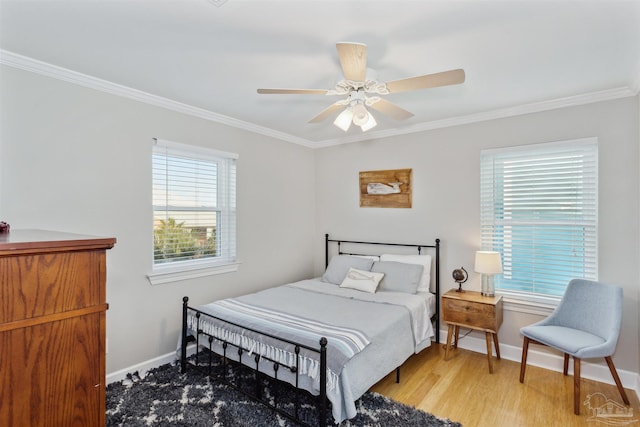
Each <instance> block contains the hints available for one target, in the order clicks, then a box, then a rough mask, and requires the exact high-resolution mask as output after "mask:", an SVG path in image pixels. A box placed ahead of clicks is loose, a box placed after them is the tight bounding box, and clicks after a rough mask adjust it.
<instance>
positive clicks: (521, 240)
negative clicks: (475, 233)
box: [480, 138, 598, 301]
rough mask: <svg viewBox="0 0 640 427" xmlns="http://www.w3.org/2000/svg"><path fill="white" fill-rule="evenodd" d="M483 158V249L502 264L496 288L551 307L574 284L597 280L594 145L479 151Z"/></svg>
mask: <svg viewBox="0 0 640 427" xmlns="http://www.w3.org/2000/svg"><path fill="white" fill-rule="evenodd" d="M480 158H481V159H480V168H481V171H480V187H481V188H480V191H481V193H480V205H481V206H480V209H481V213H480V222H481V239H482V246H483V249H486V250H494V251H498V252H500V253H501V255H502V260H503V274H502V275H498V276H496V289H497V290H498V291H499V292H501V293H504V294H506V295H510V296H514V297H516V298H517V297H520V298H522V299H528V300H533V301H536V299H538V300H541V299H542V300H543V299H544V298H545V297H551V298H550V299H551V300H553V299H558V298H559V297H560V296H561V295H562V294H563V293H564V289H565V287H566V285H567V283H568V282H569V281H570V280H571V279H573V278H585V279H589V280H596V279H597V276H598V271H597V270H598V237H597V233H598V143H597V139H596V138H587V139H580V140H574V141H564V142H554V143H546V144H535V145H527V146H520V147H512V148H505V149H491V150H483V151H482V152H481V155H480ZM540 296H541V298H539V297H540ZM537 297H538V298H537Z"/></svg>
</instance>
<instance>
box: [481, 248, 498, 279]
mask: <svg viewBox="0 0 640 427" xmlns="http://www.w3.org/2000/svg"><path fill="white" fill-rule="evenodd" d="M474 270H475V271H476V273H482V274H500V273H502V260H501V259H500V252H494V251H477V252H476V263H475V268H474Z"/></svg>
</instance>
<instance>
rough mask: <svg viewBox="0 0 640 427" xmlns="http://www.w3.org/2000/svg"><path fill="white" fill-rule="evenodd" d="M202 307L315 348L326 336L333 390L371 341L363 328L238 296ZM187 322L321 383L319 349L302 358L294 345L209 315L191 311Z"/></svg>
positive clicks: (330, 379) (231, 319)
mask: <svg viewBox="0 0 640 427" xmlns="http://www.w3.org/2000/svg"><path fill="white" fill-rule="evenodd" d="M199 308H200V309H203V308H204V310H203V311H205V312H208V313H211V314H212V315H215V316H217V317H220V318H223V319H226V320H229V321H231V322H234V323H237V324H241V325H246V326H247V327H250V328H253V329H257V330H260V331H261V332H265V333H268V334H271V335H274V336H276V337H279V338H283V339H286V340H290V341H294V342H297V343H299V344H303V345H307V346H309V347H312V348H318V347H319V345H318V343H319V341H320V338H321V337H325V338H326V339H327V342H328V346H327V347H328V351H327V354H328V357H327V365H328V372H327V388H328V389H329V390H334V389H335V388H336V387H337V386H338V381H339V375H340V372H341V371H342V368H343V367H344V365H345V364H346V363H347V362H348V361H349V359H351V358H352V357H353V356H355V355H356V354H358V353H359V352H361V351H362V350H363V349H364V348H365V347H366V346H367V345H369V343H370V340H369V338H368V337H367V335H366V334H365V333H364V332H362V331H359V330H356V329H354V328H348V327H343V326H336V325H331V324H329V323H326V322H321V321H318V320H314V319H310V318H304V317H300V316H296V315H291V314H287V313H284V312H282V311H279V310H275V309H271V308H265V307H259V306H256V305H253V304H249V303H246V302H242V301H239V300H238V299H236V298H230V299H225V300H220V301H216V302H213V303H211V304H207V305H206V306H205V307H199ZM196 325H197V326H196ZM188 326H189V328H190V329H192V330H195V329H196V328H197V329H200V330H202V331H203V332H205V333H207V334H209V335H211V336H213V337H215V338H217V339H218V340H220V341H227V342H230V343H233V344H234V345H237V346H242V347H243V348H244V349H245V350H246V351H248V352H249V355H252V354H254V353H255V354H259V355H260V356H261V357H267V358H270V359H273V360H276V361H278V362H280V363H283V364H285V365H287V366H289V367H294V366H298V369H299V371H300V373H301V374H302V375H307V376H309V377H310V378H312V379H313V380H314V383H317V384H319V380H320V362H319V355H318V354H316V353H313V352H311V351H304V350H303V351H301V353H300V358H299V359H298V360H296V358H297V356H296V354H295V353H294V352H293V351H292V350H293V348H292V347H291V346H287V345H286V344H283V343H282V342H278V340H276V339H273V338H269V337H265V336H261V335H259V334H256V333H253V332H251V331H249V330H245V329H242V328H238V327H235V326H233V325H228V324H225V323H223V322H221V321H219V320H216V319H213V318H208V317H206V316H201V317H200V319H196V316H195V314H192V315H191V316H190V318H189V322H188Z"/></svg>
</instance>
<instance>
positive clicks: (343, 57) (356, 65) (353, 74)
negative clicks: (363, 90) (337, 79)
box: [336, 43, 367, 82]
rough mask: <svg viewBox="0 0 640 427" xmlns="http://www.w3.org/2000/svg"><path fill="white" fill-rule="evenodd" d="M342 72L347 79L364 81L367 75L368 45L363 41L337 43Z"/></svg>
mask: <svg viewBox="0 0 640 427" xmlns="http://www.w3.org/2000/svg"><path fill="white" fill-rule="evenodd" d="M336 48H337V49H338V58H340V65H341V66H342V73H343V74H344V78H345V79H347V80H353V81H354V82H363V81H365V79H366V76H367V45H366V44H362V43H336Z"/></svg>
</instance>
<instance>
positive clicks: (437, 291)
mask: <svg viewBox="0 0 640 427" xmlns="http://www.w3.org/2000/svg"><path fill="white" fill-rule="evenodd" d="M330 243H336V244H337V245H338V254H339V255H375V254H361V253H350V252H343V251H342V247H341V246H342V244H343V243H348V244H354V245H378V246H402V247H405V248H416V249H417V250H418V254H422V249H424V248H431V249H433V250H434V252H435V292H431V293H432V294H434V295H435V296H436V312H435V315H434V316H435V331H434V333H435V340H436V343H440V239H436V240H435V243H434V244H432V245H418V244H413V243H382V242H363V241H355V240H337V239H330V238H329V234H325V235H324V260H325V265H324V266H325V268H327V266H328V265H329V244H330Z"/></svg>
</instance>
